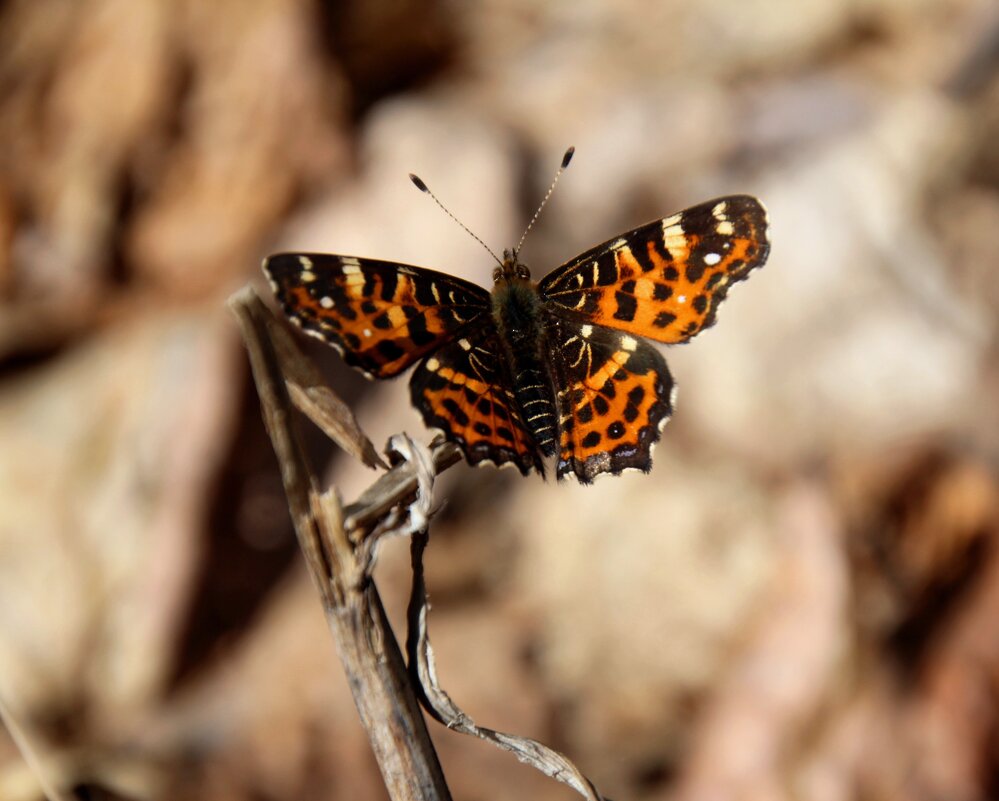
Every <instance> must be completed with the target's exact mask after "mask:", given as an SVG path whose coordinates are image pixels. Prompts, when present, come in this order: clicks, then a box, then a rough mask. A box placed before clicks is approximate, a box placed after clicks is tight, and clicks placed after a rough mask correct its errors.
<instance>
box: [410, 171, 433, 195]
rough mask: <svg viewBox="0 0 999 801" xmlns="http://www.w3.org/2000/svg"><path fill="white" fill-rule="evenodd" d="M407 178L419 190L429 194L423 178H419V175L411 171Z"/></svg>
mask: <svg viewBox="0 0 999 801" xmlns="http://www.w3.org/2000/svg"><path fill="white" fill-rule="evenodd" d="M409 180H410V181H412V182H413V185H414V186H415V187H416V188H417V189H419V190H420V191H421V192H426V193H427V194H430V190H429V189H427V185H426V184H425V183H423V179H422V178H420V176H419V175H413V173H410V174H409Z"/></svg>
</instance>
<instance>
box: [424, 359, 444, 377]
mask: <svg viewBox="0 0 999 801" xmlns="http://www.w3.org/2000/svg"><path fill="white" fill-rule="evenodd" d="M427 369H428V370H429V371H430V372H431V373H436V372H437V371H438V370H440V369H441V363H440V362H439V361H437V359H434V358H433V357H431V358H429V359H427Z"/></svg>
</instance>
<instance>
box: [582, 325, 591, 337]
mask: <svg viewBox="0 0 999 801" xmlns="http://www.w3.org/2000/svg"><path fill="white" fill-rule="evenodd" d="M579 332H580V333H581V334H582V335H583V336H584V337H588V336H590V335H591V334H592V333H593V326H592V325H584V326H583V327H582V328H580V329H579Z"/></svg>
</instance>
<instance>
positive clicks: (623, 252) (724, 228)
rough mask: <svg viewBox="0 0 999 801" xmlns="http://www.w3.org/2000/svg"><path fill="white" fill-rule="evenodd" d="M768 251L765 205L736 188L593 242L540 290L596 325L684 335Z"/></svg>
mask: <svg viewBox="0 0 999 801" xmlns="http://www.w3.org/2000/svg"><path fill="white" fill-rule="evenodd" d="M768 252H769V244H768V242H767V218H766V211H765V210H764V208H763V206H762V205H761V204H760V202H759V201H758V200H756V199H755V198H752V197H749V196H746V195H735V196H732V197H727V198H720V199H718V200H713V201H710V202H708V203H704V204H701V205H700V206H695V207H693V208H691V209H688V210H687V211H685V212H682V213H680V214H677V215H674V216H673V217H668V218H666V219H665V220H658V221H656V222H653V223H649V224H648V225H645V226H642V227H641V228H637V229H635V230H634V231H631V232H630V233H627V234H625V235H624V236H622V237H620V238H618V239H616V240H611V241H609V242H606V243H604V244H603V245H600V246H598V247H596V248H593V249H592V250H590V251H587V252H586V253H584V254H583V255H582V256H579V257H577V258H576V259H573V260H572V261H571V262H569V263H568V264H566V265H564V266H562V267H560V268H559V269H558V270H556V271H554V272H553V273H551V274H550V275H549V276H547V277H545V278H544V279H543V280H542V281H541V283H540V285H539V291H540V292H541V295H542V297H543V298H544V299H545V300H547V301H549V302H550V303H551V304H553V305H555V306H558V307H561V308H562V309H564V310H567V311H570V312H572V313H573V314H574V315H578V316H579V317H580V318H581V319H586V320H587V321H590V322H592V323H594V324H596V325H602V326H607V327H609V328H615V329H618V330H621V331H627V332H629V333H632V334H636V335H638V336H642V337H648V338H649V339H654V340H656V341H658V342H666V343H676V342H684V341H686V340H688V339H690V338H691V337H693V336H694V335H696V334H697V333H699V332H700V331H703V330H704V329H705V328H707V327H709V326H711V325H712V324H713V323H714V321H715V315H716V313H717V310H718V307H719V306H720V305H721V302H722V300H724V298H725V295H726V294H727V292H728V289H729V287H730V286H731V285H732V284H734V283H736V282H737V281H741V280H743V279H744V278H746V276H747V275H749V273H750V272H751V271H752V270H754V269H755V268H757V267H759V266H761V265H762V264H763V263H764V262H765V261H766V258H767V255H768Z"/></svg>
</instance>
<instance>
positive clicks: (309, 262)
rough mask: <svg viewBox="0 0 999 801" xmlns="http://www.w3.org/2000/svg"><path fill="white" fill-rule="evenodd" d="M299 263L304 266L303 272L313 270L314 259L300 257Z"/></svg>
mask: <svg viewBox="0 0 999 801" xmlns="http://www.w3.org/2000/svg"><path fill="white" fill-rule="evenodd" d="M298 263H299V264H301V265H302V269H303V270H311V269H312V259H310V258H309V257H308V256H299V257H298Z"/></svg>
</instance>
